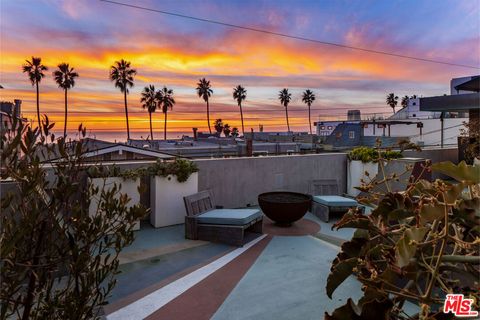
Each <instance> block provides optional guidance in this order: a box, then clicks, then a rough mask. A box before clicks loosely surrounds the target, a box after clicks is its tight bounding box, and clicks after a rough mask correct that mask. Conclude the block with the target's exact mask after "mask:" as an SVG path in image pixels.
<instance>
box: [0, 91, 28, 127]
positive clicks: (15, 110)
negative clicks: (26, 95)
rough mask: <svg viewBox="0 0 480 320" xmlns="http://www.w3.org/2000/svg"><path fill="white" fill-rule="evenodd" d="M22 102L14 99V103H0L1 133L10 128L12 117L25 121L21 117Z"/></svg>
mask: <svg viewBox="0 0 480 320" xmlns="http://www.w3.org/2000/svg"><path fill="white" fill-rule="evenodd" d="M21 114H22V100H18V99H15V100H14V102H9V101H0V130H1V131H2V132H3V131H4V130H7V129H9V128H11V126H12V122H11V121H12V117H16V118H17V119H19V120H21V121H27V120H26V119H24V118H22V117H21Z"/></svg>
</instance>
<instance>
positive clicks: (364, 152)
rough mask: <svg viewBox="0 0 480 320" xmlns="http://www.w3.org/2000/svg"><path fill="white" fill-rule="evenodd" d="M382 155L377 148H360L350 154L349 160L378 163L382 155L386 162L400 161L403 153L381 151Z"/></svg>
mask: <svg viewBox="0 0 480 320" xmlns="http://www.w3.org/2000/svg"><path fill="white" fill-rule="evenodd" d="M380 153H381V154H380ZM380 153H379V151H378V150H377V149H375V148H370V147H358V148H355V149H353V150H351V151H350V152H349V153H348V155H347V158H348V159H349V160H352V161H353V160H359V161H362V162H364V163H366V162H377V161H378V159H379V156H380V155H381V157H382V158H383V159H385V160H391V159H398V158H401V157H402V153H401V152H400V151H393V150H386V151H380Z"/></svg>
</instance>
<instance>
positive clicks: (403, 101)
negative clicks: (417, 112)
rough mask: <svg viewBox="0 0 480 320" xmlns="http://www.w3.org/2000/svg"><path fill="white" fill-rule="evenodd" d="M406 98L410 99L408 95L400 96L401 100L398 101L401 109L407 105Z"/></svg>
mask: <svg viewBox="0 0 480 320" xmlns="http://www.w3.org/2000/svg"><path fill="white" fill-rule="evenodd" d="M408 99H410V98H409V97H408V96H403V97H402V101H401V102H400V105H401V106H402V109H403V108H406V107H408Z"/></svg>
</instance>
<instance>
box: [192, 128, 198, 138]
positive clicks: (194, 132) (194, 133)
mask: <svg viewBox="0 0 480 320" xmlns="http://www.w3.org/2000/svg"><path fill="white" fill-rule="evenodd" d="M192 130H193V140H195V141H197V139H198V136H197V131H198V128H192Z"/></svg>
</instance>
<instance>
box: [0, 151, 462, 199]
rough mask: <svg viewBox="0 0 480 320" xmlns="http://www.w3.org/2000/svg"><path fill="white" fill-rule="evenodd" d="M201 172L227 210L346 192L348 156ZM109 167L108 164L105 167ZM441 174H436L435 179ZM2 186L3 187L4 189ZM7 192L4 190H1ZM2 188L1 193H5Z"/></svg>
mask: <svg viewBox="0 0 480 320" xmlns="http://www.w3.org/2000/svg"><path fill="white" fill-rule="evenodd" d="M404 155H405V157H416V158H426V159H431V160H432V161H433V162H434V163H435V162H439V161H452V162H453V163H457V162H458V152H457V149H456V148H449V149H425V150H423V151H422V152H415V151H406V152H404ZM194 161H195V162H196V163H197V165H198V167H199V169H200V171H199V173H198V189H199V191H201V190H207V189H211V190H212V191H213V194H214V196H215V198H216V200H217V204H218V205H223V206H225V207H228V208H238V207H246V206H247V205H256V204H257V196H258V195H259V194H260V193H262V192H268V191H276V190H289V191H297V192H303V193H308V192H309V188H310V181H311V180H319V179H336V180H337V181H338V183H339V192H340V193H345V192H346V179H347V178H346V176H347V154H346V153H322V154H308V155H290V156H273V157H252V158H227V159H198V160H194ZM152 163H153V161H140V162H131V163H117V165H118V166H119V167H121V168H122V169H134V168H138V167H141V166H147V165H150V164H152ZM105 165H108V164H105ZM438 177H440V176H439V175H436V174H433V178H434V179H435V178H438ZM3 184H4V183H2V187H3ZM142 184H144V185H145V187H146V192H145V194H144V195H142V198H141V203H143V204H145V205H148V204H149V202H150V201H149V200H150V199H149V192H150V191H149V188H148V187H149V183H148V178H145V179H143V180H142ZM2 189H4V188H2ZM2 189H0V190H1V191H2V192H3V191H4V190H2Z"/></svg>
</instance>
